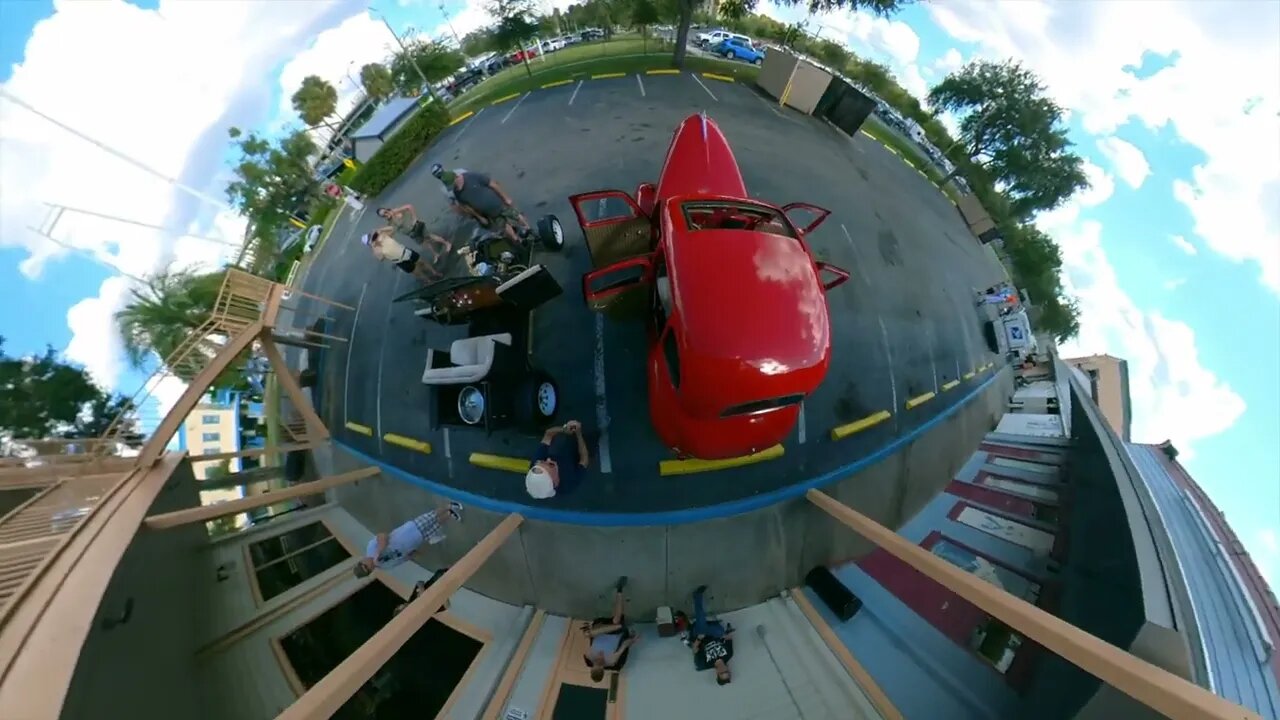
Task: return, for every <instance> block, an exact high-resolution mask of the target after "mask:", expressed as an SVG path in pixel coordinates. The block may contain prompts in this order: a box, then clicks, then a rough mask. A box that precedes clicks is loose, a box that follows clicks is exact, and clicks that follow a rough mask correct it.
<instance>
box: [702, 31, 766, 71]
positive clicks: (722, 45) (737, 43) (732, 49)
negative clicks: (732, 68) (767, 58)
mask: <svg viewBox="0 0 1280 720" xmlns="http://www.w3.org/2000/svg"><path fill="white" fill-rule="evenodd" d="M711 52H713V53H715V54H717V55H722V56H724V57H725V58H726V59H729V60H741V61H743V62H749V63H753V64H755V65H759V64H760V63H762V62H764V50H760V49H757V48H756V47H755V46H753V45H752V44H751V43H750V42H748V41H746V40H743V39H742V38H736V37H731V38H725V39H724V40H721V41H720V42H719V43H717V44H716V45H715V46H713V47H712V48H711Z"/></svg>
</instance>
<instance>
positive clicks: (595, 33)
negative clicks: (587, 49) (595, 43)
mask: <svg viewBox="0 0 1280 720" xmlns="http://www.w3.org/2000/svg"><path fill="white" fill-rule="evenodd" d="M578 37H580V38H582V41H583V42H590V41H592V40H600V39H602V38H604V31H603V30H601V29H600V28H587V29H586V30H583V31H582V32H580V33H578Z"/></svg>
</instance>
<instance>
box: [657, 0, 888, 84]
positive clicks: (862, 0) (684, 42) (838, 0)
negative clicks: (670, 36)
mask: <svg viewBox="0 0 1280 720" xmlns="http://www.w3.org/2000/svg"><path fill="white" fill-rule="evenodd" d="M677 1H678V3H679V7H680V22H679V25H678V26H677V28H676V51H675V55H674V56H673V57H672V60H673V62H674V64H675V66H676V67H678V68H683V67H684V58H685V54H686V51H687V49H688V47H687V46H688V42H689V25H691V24H692V23H693V13H694V11H695V10H696V9H697V5H698V4H699V3H698V0H677ZM758 1H759V0H733V2H735V3H737V2H741V4H742V6H743V8H744V10H745V12H744V13H743V15H745V14H747V13H751V12H754V11H755V9H756V3H757V2H758ZM782 2H783V4H786V5H802V6H804V7H805V8H806V9H807V10H808V11H809V13H810V14H813V13H818V12H827V11H830V10H868V11H870V12H873V13H875V14H876V15H880V16H885V15H891V14H893V13H895V12H897V11H898V10H900V9H902V7H903V6H905V5H909V4H911V3H912V2H913V0H782Z"/></svg>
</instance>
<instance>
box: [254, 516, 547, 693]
mask: <svg viewBox="0 0 1280 720" xmlns="http://www.w3.org/2000/svg"><path fill="white" fill-rule="evenodd" d="M334 537H339V536H337V535H335V536H334ZM339 542H341V543H342V544H343V545H344V546H345V547H347V548H348V549H349V548H351V547H352V546H353V544H352V543H351V542H350V541H348V540H346V539H342V540H340V541H339ZM422 574H423V577H422V578H419V579H422V580H426V579H427V578H428V577H430V576H431V574H430V573H429V572H427V571H426V570H425V569H423V571H422ZM375 582H380V583H382V585H383V586H385V587H386V588H388V589H389V590H391V591H392V592H394V593H395V594H396V595H399V596H400V598H401V599H402V600H408V599H409V595H411V594H412V593H413V587H412V585H410V584H409V583H407V582H404V581H402V580H400V579H399V578H396V577H393V576H391V575H389V574H388V573H385V572H382V571H375V572H374V573H373V575H371V576H369V577H367V578H363V579H360V580H356V579H355V578H352V579H350V580H349V581H347V582H346V587H345V589H346V592H344V593H343V594H342V595H341V596H339V597H337V598H334V599H333V600H331V601H330V602H325V603H311V604H312V605H314V606H315V607H313V608H311V609H309V610H308V611H307V612H305V613H298V614H297V616H298V617H300V618H301V619H300V620H298V621H296V622H290V623H289V624H288V625H286V626H285V629H284V630H282V631H279V632H275V633H272V635H271V639H270V641H269V644H270V646H271V653H272V655H274V656H275V658H276V662H277V663H279V665H280V671H281V672H282V673H283V674H284V677H285V681H286V682H287V683H288V685H289V689H290V690H292V691H293V693H294V694H295V695H296V696H297V697H302V696H303V695H304V694H306V692H307V687H306V686H305V685H304V684H303V682H302V679H301V678H300V677H299V676H298V673H297V671H296V670H294V668H293V663H292V662H290V660H289V655H288V653H286V652H285V649H284V643H283V642H281V641H282V640H283V639H284V638H285V637H287V636H289V635H291V634H293V633H294V632H295V631H297V630H298V629H300V628H302V627H304V626H306V625H308V624H310V623H311V622H312V621H314V620H315V619H316V618H318V617H320V616H321V615H324V614H325V613H327V612H329V611H330V610H332V609H333V608H335V607H337V606H338V605H341V604H342V603H344V602H346V601H347V600H349V599H350V598H351V596H353V595H355V594H356V593H357V592H359V591H361V590H363V589H364V588H365V587H366V586H367V585H369V584H370V583H375ZM448 602H449V599H448V598H446V599H445V604H446V607H445V609H444V610H442V611H440V612H438V613H436V614H435V615H432V616H431V619H432V620H437V621H439V622H440V623H441V624H443V625H445V626H446V627H448V628H450V629H451V630H454V631H455V632H458V633H461V634H463V635H466V636H468V637H470V638H471V639H472V640H475V641H476V642H478V643H480V651H479V652H477V653H476V656H475V658H474V659H472V661H471V665H470V666H469V667H467V670H466V672H464V673H463V674H462V677H461V678H460V679H459V680H458V684H457V685H455V686H454V688H453V692H452V693H450V694H449V698H448V699H447V700H446V701H445V703H444V705H443V706H441V708H440V711H439V712H438V713H437V717H448V713H449V711H450V710H451V709H452V708H453V706H454V705H455V704H456V703H457V702H458V699H459V698H460V697H461V696H462V691H463V690H464V689H465V688H466V687H467V685H468V684H469V682H470V681H471V679H472V677H473V675H474V674H475V672H476V671H477V669H478V668H480V667H481V665H482V663H483V661H484V660H485V659H486V657H487V655H486V654H487V653H488V652H490V650H491V649H492V647H493V634H492V633H490V632H488V631H487V630H485V629H484V628H481V627H478V626H476V625H473V624H471V623H469V622H467V621H466V620H463V619H462V618H460V617H458V616H457V615H455V614H454V613H453V611H452V610H451V608H449V607H448ZM571 627H572V625H571ZM384 664H385V663H384ZM329 672H330V673H332V672H333V671H332V670H330V671H329ZM325 677H328V675H326V676H325Z"/></svg>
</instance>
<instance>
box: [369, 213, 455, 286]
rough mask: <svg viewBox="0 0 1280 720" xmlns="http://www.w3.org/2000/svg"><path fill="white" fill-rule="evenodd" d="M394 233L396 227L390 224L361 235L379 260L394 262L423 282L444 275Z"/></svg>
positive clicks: (437, 278)
mask: <svg viewBox="0 0 1280 720" xmlns="http://www.w3.org/2000/svg"><path fill="white" fill-rule="evenodd" d="M393 233H394V229H393V228H391V227H390V226H388V227H384V228H379V229H378V230H374V231H373V232H371V233H365V234H364V235H363V236H361V237H360V242H362V243H364V244H365V245H367V246H368V247H369V249H370V250H372V251H373V256H374V257H376V258H378V260H380V261H383V262H390V263H392V264H394V265H395V266H396V267H398V268H400V269H401V270H403V271H405V272H407V273H409V274H410V275H413V276H414V277H416V278H418V280H419V281H421V282H424V283H428V282H432V281H433V280H439V279H440V278H442V277H444V275H443V273H441V272H440V271H438V270H436V269H435V268H432V267H431V266H430V265H427V264H426V263H425V262H423V261H422V256H421V255H419V254H418V253H417V251H415V250H410V249H409V248H407V247H405V246H404V245H401V244H400V241H399V240H396V239H395V237H394V236H393Z"/></svg>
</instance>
